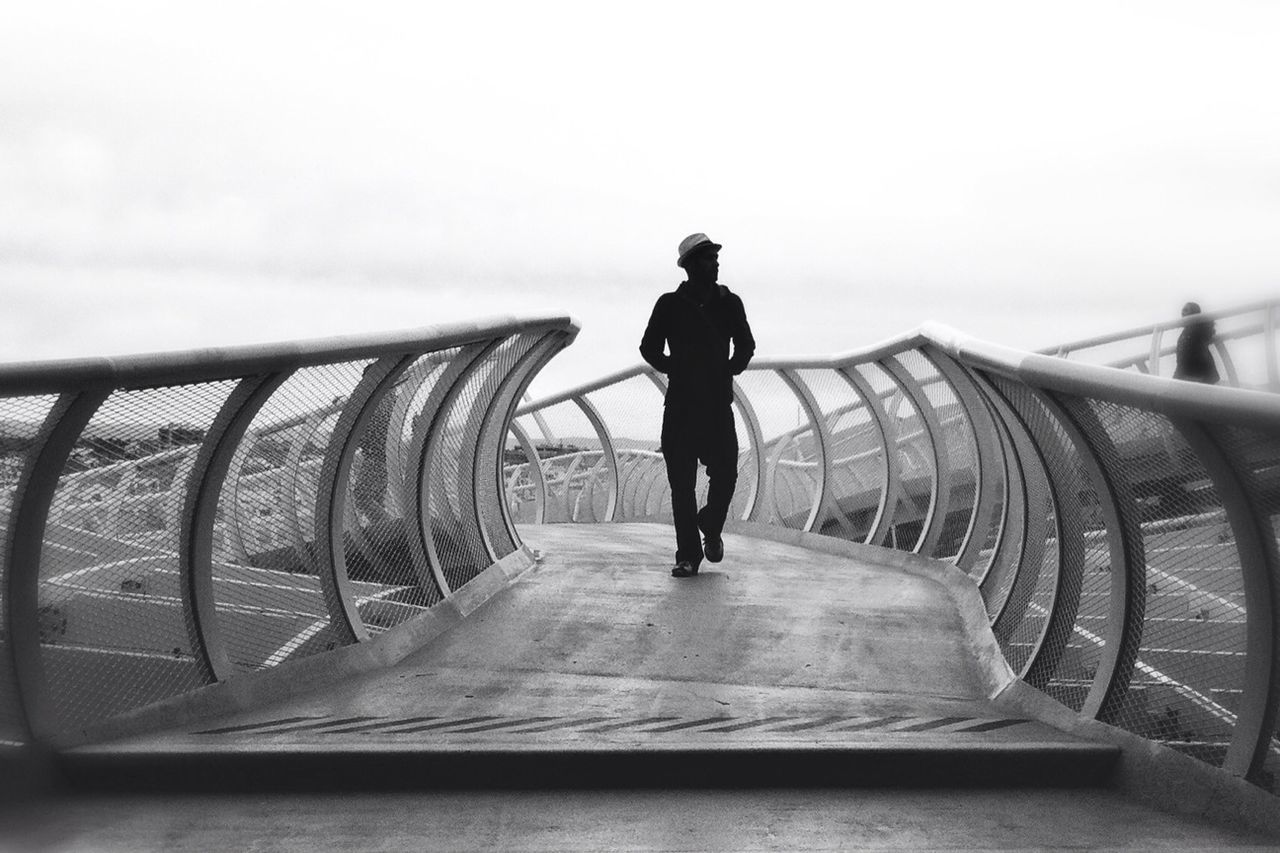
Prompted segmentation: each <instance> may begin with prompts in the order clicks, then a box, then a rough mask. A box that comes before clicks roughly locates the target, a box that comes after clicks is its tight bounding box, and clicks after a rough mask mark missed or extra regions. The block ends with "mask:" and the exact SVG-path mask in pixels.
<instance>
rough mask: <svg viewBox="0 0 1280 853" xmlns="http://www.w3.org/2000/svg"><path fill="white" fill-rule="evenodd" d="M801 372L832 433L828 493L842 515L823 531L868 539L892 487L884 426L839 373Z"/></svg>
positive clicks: (817, 370) (837, 512) (835, 511)
mask: <svg viewBox="0 0 1280 853" xmlns="http://www.w3.org/2000/svg"><path fill="white" fill-rule="evenodd" d="M798 372H799V375H800V378H801V380H802V381H803V382H804V383H805V385H806V386H807V387H808V388H809V390H810V391H811V392H812V393H813V396H814V399H815V400H816V401H817V403H818V407H819V409H820V410H821V413H822V418H823V420H824V421H826V426H827V431H828V433H829V434H830V437H831V445H830V447H829V448H828V450H827V457H828V471H827V477H828V482H827V492H828V495H829V497H830V501H829V503H830V508H831V511H833V512H834V513H835V514H836V516H837V517H836V518H828V519H826V520H825V522H824V523H823V525H822V528H821V530H819V531H818V532H820V533H823V534H825V535H828V536H838V537H841V538H844V539H850V540H852V541H855V542H865V541H866V540H867V537H868V536H869V535H870V533H871V529H872V525H873V524H874V523H875V520H876V517H877V515H878V513H879V509H880V502H881V500H882V499H883V496H884V490H885V488H886V487H887V478H886V476H885V474H886V470H885V463H884V452H885V451H884V442H883V440H882V437H881V434H880V427H879V425H878V423H877V422H876V419H875V417H874V416H873V414H872V411H871V409H870V408H869V406H868V405H867V402H866V401H865V400H863V399H862V396H861V395H860V394H859V393H858V392H857V391H856V390H855V389H854V387H853V386H852V385H851V384H850V382H849V381H848V380H847V379H845V378H844V376H843V375H842V374H841V373H840V372H839V371H836V370H831V369H821V370H819V369H811V370H801V371H798Z"/></svg>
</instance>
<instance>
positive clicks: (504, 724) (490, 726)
mask: <svg viewBox="0 0 1280 853" xmlns="http://www.w3.org/2000/svg"><path fill="white" fill-rule="evenodd" d="M559 719H561V718H560V717H522V718H517V719H514V720H499V721H498V722H496V723H487V724H485V725H482V726H472V727H471V728H466V729H454V730H453V731H451V732H449V734H471V733H472V732H491V731H495V730H497V729H508V728H511V727H512V726H522V725H527V724H529V723H546V722H549V721H551V720H559Z"/></svg>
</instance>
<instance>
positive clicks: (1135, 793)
mask: <svg viewBox="0 0 1280 853" xmlns="http://www.w3.org/2000/svg"><path fill="white" fill-rule="evenodd" d="M995 701H996V704H997V705H998V706H999V707H1001V708H1004V709H1005V710H1006V711H1008V712H1010V713H1016V714H1023V715H1026V716H1028V717H1032V718H1035V719H1038V720H1041V721H1042V722H1044V723H1047V724H1048V725H1051V726H1054V727H1055V728H1058V729H1061V730H1062V731H1065V732H1067V733H1068V734H1073V735H1076V736H1077V737H1081V738H1085V739H1087V740H1091V741H1094V742H1101V743H1110V744H1114V745H1115V746H1118V747H1119V748H1120V761H1119V763H1118V764H1117V765H1116V770H1115V773H1114V775H1113V777H1112V780H1111V783H1112V785H1114V786H1115V788H1116V789H1117V790H1119V791H1121V792H1123V793H1124V794H1125V795H1127V796H1129V797H1132V798H1133V799H1135V800H1137V801H1139V802H1141V803H1143V804H1145V805H1148V806H1151V807H1152V808H1155V809H1158V810H1160V811H1164V812H1169V813H1171V814H1183V815H1193V816H1195V817H1199V818H1203V819H1204V820H1207V821H1211V822H1213V823H1215V824H1218V825H1219V826H1223V827H1227V828H1231V829H1241V828H1246V829H1249V830H1252V831H1254V832H1260V833H1264V834H1266V835H1270V836H1272V837H1275V838H1280V799H1278V798H1276V797H1274V796H1272V795H1271V794H1269V793H1267V792H1266V791H1264V790H1262V789H1261V788H1258V787H1255V786H1254V785H1251V784H1250V783H1248V782H1246V781H1245V780H1244V779H1241V778H1239V777H1237V776H1232V775H1231V774H1229V773H1225V772H1223V771H1222V770H1219V769H1218V768H1216V767H1211V766H1210V765H1208V764H1205V763H1204V762H1203V761H1198V760H1197V759H1194V758H1191V757H1190V756H1187V755H1183V754H1182V753H1180V752H1178V751H1177V750H1174V749H1170V748H1169V747H1167V746H1162V745H1161V744H1158V743H1154V742H1153V741H1149V740H1147V739H1146V738H1142V737H1139V736H1138V735H1135V734H1132V733H1131V732H1127V731H1125V730H1124V729H1119V728H1116V727H1115V726H1110V725H1107V724H1106V723H1103V722H1100V721H1098V720H1093V719H1089V718H1088V717H1082V716H1080V715H1079V714H1077V713H1076V712H1075V711H1073V710H1071V709H1070V708H1068V707H1067V706H1065V705H1063V704H1061V703H1059V702H1058V701H1057V700H1055V699H1052V698H1050V697H1049V696H1047V695H1045V694H1044V693H1042V692H1040V691H1039V690H1037V689H1035V688H1034V687H1032V686H1031V685H1029V684H1027V683H1026V682H1024V681H1015V682H1013V683H1012V684H1010V685H1009V686H1008V687H1007V688H1006V689H1005V690H1004V691H1003V692H1002V693H1001V694H1000V695H999V696H997V697H996V699H995Z"/></svg>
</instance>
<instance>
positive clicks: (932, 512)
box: [879, 356, 951, 557]
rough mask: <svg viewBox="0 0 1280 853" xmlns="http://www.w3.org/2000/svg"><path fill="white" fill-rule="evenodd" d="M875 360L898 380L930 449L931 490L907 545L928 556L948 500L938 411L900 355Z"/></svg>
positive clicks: (944, 447)
mask: <svg viewBox="0 0 1280 853" xmlns="http://www.w3.org/2000/svg"><path fill="white" fill-rule="evenodd" d="M879 364H880V366H881V367H882V368H884V370H885V372H886V373H888V374H889V375H890V376H891V377H892V378H893V380H894V381H895V382H897V383H898V387H899V388H901V389H902V391H903V393H905V394H906V395H907V397H908V398H909V399H910V400H911V402H912V404H913V405H914V406H915V408H916V414H917V415H919V417H920V422H921V424H922V426H923V428H924V432H925V436H926V438H927V439H928V442H929V447H930V449H931V450H932V451H933V462H934V466H933V477H932V480H933V482H932V488H933V494H931V495H930V498H929V509H928V511H927V512H926V513H925V517H924V519H923V521H922V522H921V528H920V536H919V538H918V539H916V543H915V546H914V547H913V548H912V549H911V550H912V552H913V553H916V554H922V555H923V556H926V557H932V556H933V555H934V549H935V548H936V547H937V545H938V540H939V539H940V538H941V537H942V529H943V526H944V525H945V524H946V520H947V511H948V509H949V507H950V503H951V465H950V463H949V461H948V458H947V443H946V438H945V436H944V435H943V432H942V424H941V423H940V422H939V421H938V413H937V412H936V411H935V410H934V408H933V404H932V403H930V402H929V398H928V396H927V395H926V394H925V393H924V389H923V388H921V387H920V383H919V381H917V380H916V378H915V377H914V376H912V375H911V372H910V371H909V370H907V368H906V365H905V364H903V363H902V361H901V356H889V357H888V358H885V359H882V360H881V361H880V362H879Z"/></svg>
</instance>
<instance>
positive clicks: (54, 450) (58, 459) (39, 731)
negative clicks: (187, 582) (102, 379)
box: [4, 389, 111, 741]
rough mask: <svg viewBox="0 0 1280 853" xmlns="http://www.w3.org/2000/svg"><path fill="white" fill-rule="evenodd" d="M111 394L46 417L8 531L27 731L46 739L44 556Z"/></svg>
mask: <svg viewBox="0 0 1280 853" xmlns="http://www.w3.org/2000/svg"><path fill="white" fill-rule="evenodd" d="M110 396H111V390H110V389H106V390H87V391H82V392H80V393H70V394H64V395H62V396H61V397H59V398H58V400H57V401H56V402H55V403H54V404H53V407H52V408H51V409H50V410H49V413H48V414H47V415H46V416H45V419H44V422H43V424H42V425H41V427H40V430H39V432H38V433H37V434H36V437H35V440H34V441H33V442H32V448H31V451H30V455H28V456H27V459H26V464H25V465H24V466H23V470H22V474H21V475H20V476H19V479H18V483H17V485H16V486H15V487H14V491H13V501H14V505H13V510H12V512H11V514H10V516H9V525H8V529H7V530H6V531H5V542H4V549H5V553H4V560H5V564H6V565H7V566H8V569H9V578H8V580H9V589H8V590H7V592H8V594H7V596H6V601H5V605H6V606H7V607H8V608H9V612H8V618H7V619H6V620H5V622H6V624H7V625H8V626H9V650H10V654H12V655H13V677H14V683H15V686H16V688H17V692H18V704H19V706H20V708H21V710H22V713H23V719H22V721H21V725H22V728H23V729H24V730H25V731H26V732H27V733H28V734H29V736H30V740H32V741H41V740H44V739H45V737H44V736H45V735H46V734H47V733H49V732H50V730H51V723H52V721H54V720H55V719H56V718H57V715H56V714H55V713H53V711H54V709H52V708H50V707H49V698H48V682H47V681H46V677H45V671H44V660H43V658H42V656H41V653H40V557H41V554H42V552H43V550H44V532H45V526H46V525H47V524H48V521H49V508H50V506H51V505H52V504H53V496H54V493H55V492H56V491H57V488H58V478H59V477H60V476H61V474H62V471H63V469H64V468H65V466H66V463H67V457H69V456H70V455H71V451H72V449H73V448H74V447H75V443H76V441H77V440H78V439H79V438H80V435H81V434H82V433H83V432H84V428H85V427H86V426H88V424H89V421H90V419H92V418H93V415H94V413H95V412H96V411H97V410H98V407H99V406H101V405H102V404H103V402H105V401H106V399H107V398H108V397H110Z"/></svg>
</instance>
